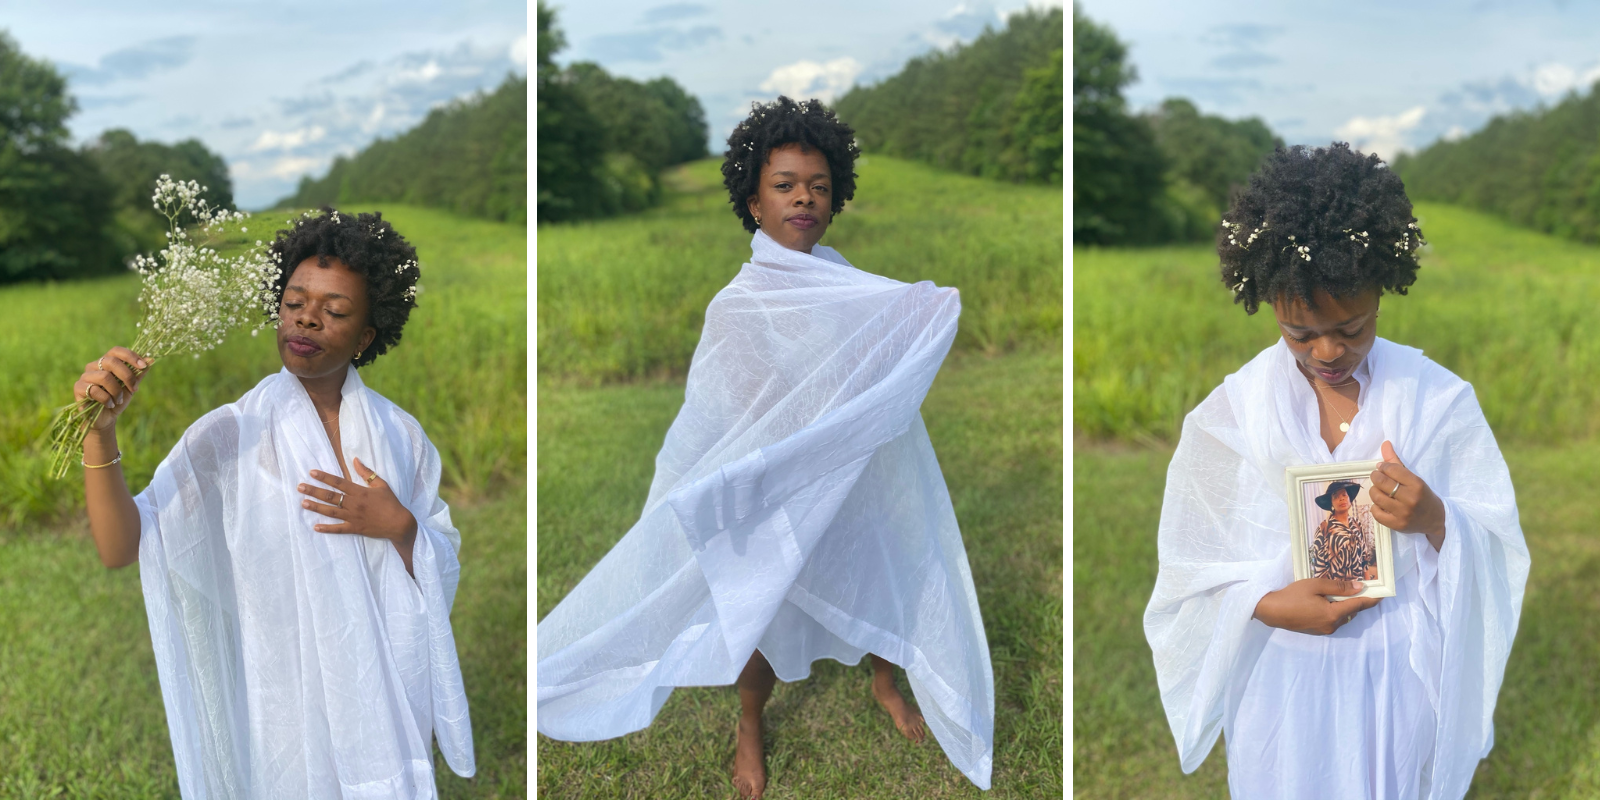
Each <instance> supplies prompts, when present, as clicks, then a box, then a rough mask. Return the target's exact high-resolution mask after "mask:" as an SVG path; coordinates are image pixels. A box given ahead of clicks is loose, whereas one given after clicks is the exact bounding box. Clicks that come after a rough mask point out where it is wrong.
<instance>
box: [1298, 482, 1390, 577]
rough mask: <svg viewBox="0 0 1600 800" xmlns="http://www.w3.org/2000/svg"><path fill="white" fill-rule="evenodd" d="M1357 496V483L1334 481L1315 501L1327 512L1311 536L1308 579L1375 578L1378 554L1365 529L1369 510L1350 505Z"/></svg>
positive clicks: (1369, 531) (1359, 489)
mask: <svg viewBox="0 0 1600 800" xmlns="http://www.w3.org/2000/svg"><path fill="white" fill-rule="evenodd" d="M1360 493H1361V484H1359V483H1352V482H1350V481H1334V482H1333V483H1331V484H1328V490H1327V491H1325V492H1323V493H1322V494H1321V495H1320V496H1319V497H1317V499H1316V503H1317V506H1318V507H1319V508H1321V509H1323V510H1324V511H1327V512H1328V518H1327V519H1325V520H1323V521H1322V522H1321V523H1320V524H1318V525H1317V529H1316V531H1315V532H1314V533H1313V534H1312V536H1311V542H1312V546H1311V577H1313V578H1332V579H1333V580H1340V581H1349V580H1360V579H1363V578H1364V579H1366V580H1375V579H1376V578H1377V577H1378V567H1377V564H1378V554H1377V552H1376V551H1375V548H1374V544H1375V543H1374V542H1373V539H1372V532H1371V529H1370V527H1369V526H1367V525H1366V520H1367V513H1368V509H1367V508H1366V507H1362V508H1361V509H1359V510H1358V509H1356V508H1355V506H1354V505H1353V504H1354V503H1355V499H1356V495H1358V494H1360Z"/></svg>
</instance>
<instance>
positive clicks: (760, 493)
mask: <svg viewBox="0 0 1600 800" xmlns="http://www.w3.org/2000/svg"><path fill="white" fill-rule="evenodd" d="M751 247H752V250H753V254H752V256H751V260H750V263H747V264H745V265H744V267H743V269H742V270H741V271H740V272H739V275H738V276H737V277H736V278H735V279H734V280H733V282H732V283H731V284H729V285H728V286H727V287H726V288H724V289H723V290H722V291H721V292H719V293H718V294H717V296H716V298H715V299H713V300H712V302H711V305H710V307H709V308H707V310H706V322H705V329H704V331H703V333H702V335H701V340H700V344H699V345H698V347H697V348H696V349H695V355H694V360H693V363H692V364H691V366H690V368H689V379H688V384H687V386H686V388H685V391H684V405H683V409H682V410H681V411H680V412H679V413H678V417H677V419H676V420H675V421H674V422H673V424H672V428H671V429H670V430H669V431H668V433H667V439H666V442H665V444H664V445H663V446H662V448H661V452H660V454H659V455H658V456H657V457H656V475H655V480H654V482H653V483H652V484H651V487H650V496H649V499H648V500H647V501H646V502H645V507H644V510H643V512H642V513H641V514H640V518H639V521H638V522H637V523H636V524H635V525H634V526H633V528H632V529H631V530H629V531H628V533H627V534H626V535H625V536H623V537H622V540H621V541H620V542H618V543H617V545H616V546H615V547H613V548H612V550H611V552H609V553H607V554H606V556H605V557H604V558H603V559H601V561H600V562H599V563H598V564H597V565H595V567H594V569H593V570H592V571H590V573H589V574H588V575H587V576H585V577H584V579H583V580H582V581H581V582H580V583H579V584H578V585H577V587H575V588H574V589H573V590H572V592H571V593H570V594H568V595H567V596H566V597H565V598H563V599H562V601H561V603H560V604H559V605H557V606H556V608H555V609H554V610H552V611H551V612H550V614H549V615H548V616H546V617H545V618H544V619H543V620H542V621H540V623H539V626H538V639H537V642H538V644H537V646H538V652H539V657H538V663H537V669H538V674H537V684H538V710H537V719H538V729H539V732H540V733H543V734H544V735H546V736H549V737H552V738H555V739H563V740H568V741H588V740H596V739H607V738H611V737H614V736H621V735H622V734H625V733H629V732H631V731H636V730H639V729H641V728H644V727H645V726H647V725H649V724H650V722H651V720H653V719H654V718H655V715H656V712H657V711H658V710H659V709H660V708H661V705H662V703H664V702H666V699H667V697H668V695H670V694H671V693H672V689H673V687H677V686H718V685H727V684H731V683H734V682H735V680H736V679H737V678H738V676H739V672H740V670H741V669H742V668H743V667H744V665H745V662H746V661H747V660H748V659H749V658H750V655H751V653H752V652H754V651H755V650H756V649H757V648H758V647H759V649H760V650H761V652H762V653H763V654H764V655H765V656H766V658H767V660H768V661H769V662H770V663H771V664H772V668H773V670H774V671H775V672H776V673H777V675H778V677H779V678H781V679H783V680H785V681H793V680H799V679H801V678H804V677H805V676H806V675H808V674H809V673H810V669H811V666H810V665H811V662H812V661H815V660H817V659H819V658H832V659H835V660H838V661H841V662H843V663H847V664H854V663H857V662H858V661H859V660H860V658H861V657H862V656H864V655H866V654H867V653H869V652H870V653H875V654H877V655H879V656H882V657H883V658H886V659H888V660H889V661H891V662H893V663H895V664H898V665H900V666H901V667H903V668H905V671H906V677H907V679H908V681H909V683H910V684H911V689H912V692H913V693H914V694H915V695H916V699H917V702H918V704H919V705H920V707H921V711H922V714H923V716H924V718H925V719H926V720H927V723H928V728H929V730H930V731H931V732H932V733H933V735H934V738H935V739H937V740H938V742H939V744H940V746H941V747H943V748H944V751H945V753H946V754H947V755H948V756H949V758H950V760H951V762H952V763H954V764H955V766H956V768H957V769H959V770H961V772H962V773H964V774H965V775H966V776H967V777H968V778H969V779H971V780H972V781H973V782H974V783H975V784H977V785H978V786H979V787H981V788H985V789H987V788H988V787H989V772H990V766H991V762H992V755H993V738H994V676H993V673H992V671H991V669H990V665H989V647H988V642H987V641H986V640H985V638H984V634H983V620H982V618H981V617H980V616H979V613H978V602H977V594H976V592H975V591H974V589H973V585H972V575H971V571H970V570H969V568H968V566H967V558H966V550H965V548H964V547H963V545H962V542H961V531H960V529H959V528H957V526H956V519H955V513H954V510H953V508H952V507H951V505H950V496H949V494H948V492H947V490H946V488H945V484H944V478H943V476H942V474H941V473H940V471H939V463H938V461H937V459H935V457H934V453H933V447H932V445H931V444H930V443H929V440H928V434H927V430H926V429H925V428H924V427H923V425H922V417H921V415H920V414H919V413H918V408H919V407H920V406H921V404H922V399H923V397H924V395H926V394H927V391H928V387H929V386H930V385H931V384H932V382H933V377H934V374H935V373H936V372H937V371H938V369H939V365H940V363H941V362H942V361H943V359H944V356H945V354H946V352H947V351H948V350H949V348H950V343H951V341H952V340H953V339H954V337H955V331H956V318H957V316H958V315H959V313H960V308H961V306H960V300H959V298H958V296H957V294H956V292H955V290H953V289H941V288H938V287H936V286H934V285H933V284H931V283H928V282H922V283H916V284H905V283H901V282H899V281H894V280H890V279H888V278H882V277H879V276H876V275H871V274H868V273H865V272H862V271H860V270H857V269H855V268H853V267H851V266H850V265H849V264H848V263H847V262H845V260H844V259H843V258H840V257H839V255H838V254H837V253H835V252H834V251H833V250H831V249H830V248H827V247H822V246H817V247H816V248H814V250H813V253H812V254H810V255H807V254H805V253H800V252H798V251H794V250H789V249H786V248H784V247H782V246H780V245H778V244H777V243H776V242H774V241H772V240H771V239H770V238H768V237H767V235H766V234H765V233H760V232H758V233H757V234H756V235H755V238H754V239H753V241H752V244H751ZM541 535H545V536H550V535H560V534H559V532H557V531H542V532H541Z"/></svg>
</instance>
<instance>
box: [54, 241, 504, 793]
mask: <svg viewBox="0 0 1600 800" xmlns="http://www.w3.org/2000/svg"><path fill="white" fill-rule="evenodd" d="M270 247H271V252H272V254H273V256H274V257H275V258H276V259H277V261H278V263H279V264H281V265H284V268H283V270H282V274H281V275H280V277H279V279H278V281H277V283H276V284H275V286H274V287H273V292H274V293H275V294H276V295H277V297H278V299H279V301H280V303H279V324H278V328H277V345H278V353H279V356H280V357H281V358H282V361H283V370H282V371H280V372H279V373H277V374H275V375H272V376H269V377H267V378H266V379H264V380H262V381H261V382H260V383H259V384H257V385H256V387H255V388H254V389H251V390H250V391H249V392H246V393H245V394H244V396H243V397H240V398H239V399H238V400H237V401H235V402H232V403H228V404H226V405H223V406H221V407H219V408H217V409H215V410H213V411H211V412H210V413H208V414H206V415H205V416H203V417H201V418H200V419H199V420H197V421H196V422H195V423H194V424H193V425H191V426H190V427H189V429H188V431H186V432H185V433H184V435H183V437H182V438H181V439H180V440H179V441H178V444H177V446H175V447H174V448H173V449H172V453H171V454H170V455H168V456H167V458H166V459H165V460H163V461H162V462H161V464H160V466H159V467H157V469H156V473H155V477H154V478H153V479H152V480H151V482H150V486H149V487H148V488H146V489H145V490H144V491H143V492H141V493H140V494H139V495H138V496H137V497H135V496H133V495H131V494H130V493H129V491H128V487H127V484H126V482H125V481H124V480H123V476H122V472H121V467H120V465H119V462H120V460H121V454H120V452H119V451H118V449H117V439H116V423H117V419H118V418H119V417H120V416H121V415H122V413H123V412H124V411H126V410H127V409H128V407H129V406H130V404H131V402H132V400H133V397H134V395H135V394H136V393H137V391H138V388H139V386H140V382H141V381H142V380H143V379H144V377H145V376H146V374H147V373H146V370H147V369H148V368H149V367H150V363H149V361H148V360H147V359H145V358H144V357H143V356H141V355H140V354H138V353H134V352H132V351H130V350H128V349H127V348H123V347H116V348H112V349H111V350H110V351H109V352H107V353H106V354H105V355H104V356H102V357H101V358H99V359H96V360H95V361H93V362H90V363H89V364H87V365H85V367H84V373H83V376H82V377H81V378H80V379H79V380H78V381H77V383H76V385H75V387H74V389H75V392H76V395H77V396H78V397H79V398H84V397H88V398H91V399H93V400H94V401H97V402H99V403H102V404H103V405H104V409H103V411H102V412H101V413H100V415H99V418H98V419H97V421H96V422H95V424H94V428H93V430H92V431H91V432H90V434H89V436H88V438H87V439H86V440H85V442H84V456H83V458H84V466H85V467H86V468H87V469H85V471H84V489H85V493H86V496H87V501H88V512H89V523H90V528H91V530H92V532H93V535H94V540H95V545H96V547H97V548H98V549H99V552H100V559H101V561H102V562H103V563H104V564H105V565H106V566H107V567H112V568H116V567H123V566H126V565H128V564H132V563H134V562H135V561H137V562H138V564H139V577H140V582H141V583H142V585H143V588H144V596H145V609H146V612H147V615H148V617H149V621H150V638H151V642H152V644H153V646H154V649H155V657H156V667H157V671H158V674H159V676H160V680H161V694H162V699H163V701H164V702H165V705H166V712H167V725H168V729H169V733H170V735H171V739H172V749H173V757H174V760H175V761H176V764H177V773H178V785H179V789H180V791H181V792H182V794H183V796H184V797H185V798H188V800H195V798H287V797H301V798H304V797H317V798H344V799H346V800H349V799H353V798H407V799H408V800H409V799H411V798H431V797H435V796H436V790H435V786H434V769H433V740H434V738H435V737H437V739H438V743H439V749H440V750H441V751H442V752H443V754H444V757H445V760H446V762H447V763H448V764H449V765H450V767H451V769H453V770H454V771H455V772H456V773H457V774H460V775H463V776H471V775H472V774H473V772H474V771H475V767H474V762H473V751H472V728H471V722H470V720H469V718H468V715H467V702H466V694H465V691H464V687H463V686H462V681H461V668H460V665H459V663H458V661H457V658H456V651H455V640H454V637H453V635H452V632H451V628H450V618H449V615H450V607H451V604H452V603H453V602H454V599H455V593H456V584H457V581H458V579H459V577H460V565H459V563H458V562H457V560H456V556H457V551H458V550H459V548H460V543H461V537H460V534H459V533H457V532H456V530H455V528H454V527H452V526H451V524H450V511H449V508H448V507H447V506H446V505H445V504H444V502H443V501H441V500H440V499H439V472H440V462H439V453H438V451H437V450H436V449H435V448H434V446H433V444H432V443H431V442H430V441H428V437H427V436H426V435H424V434H423V432H422V428H421V426H420V425H418V424H417V421H416V419H414V418H413V417H412V416H411V415H409V414H407V413H406V412H405V411H403V410H401V409H400V408H399V407H398V406H396V405H395V404H394V403H391V402H389V401H388V400H386V399H384V398H383V397H380V396H379V395H378V394H377V393H376V392H373V391H371V390H370V389H367V388H366V387H365V386H364V385H363V384H362V382H361V378H360V377H359V376H358V375H357V373H356V367H358V366H364V365H366V364H369V363H371V362H372V361H373V359H375V358H377V357H378V356H379V355H382V354H383V353H385V352H387V351H388V350H389V349H390V348H391V347H394V346H395V344H396V343H397V342H398V341H399V340H400V331H401V328H402V327H403V326H404V325H405V322H406V319H407V317H408V316H409V315H410V313H411V309H412V308H414V307H415V305H416V299H415V297H416V289H415V287H416V283H417V279H418V277H419V276H420V271H419V269H418V267H417V263H416V250H415V249H414V248H413V247H412V246H411V245H410V244H408V243H407V242H406V240H405V239H404V238H402V237H401V236H400V235H399V234H398V233H396V232H395V231H394V230H393V228H391V227H390V226H389V223H387V222H385V221H384V220H383V219H382V218H381V216H380V215H377V214H362V215H360V216H358V217H340V215H339V214H338V212H336V211H333V210H332V209H324V210H323V213H322V214H321V215H317V216H306V217H302V218H300V219H297V220H295V221H294V223H293V224H292V226H291V227H290V228H289V229H287V230H283V231H279V232H278V235H277V237H276V239H275V240H274V241H273V242H272V244H271V246H270Z"/></svg>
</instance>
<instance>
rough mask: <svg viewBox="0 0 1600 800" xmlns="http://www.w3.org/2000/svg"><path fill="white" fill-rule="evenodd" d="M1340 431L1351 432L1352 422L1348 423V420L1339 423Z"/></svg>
mask: <svg viewBox="0 0 1600 800" xmlns="http://www.w3.org/2000/svg"><path fill="white" fill-rule="evenodd" d="M1339 432H1340V433H1349V432H1350V423H1348V422H1341V423H1339Z"/></svg>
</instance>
